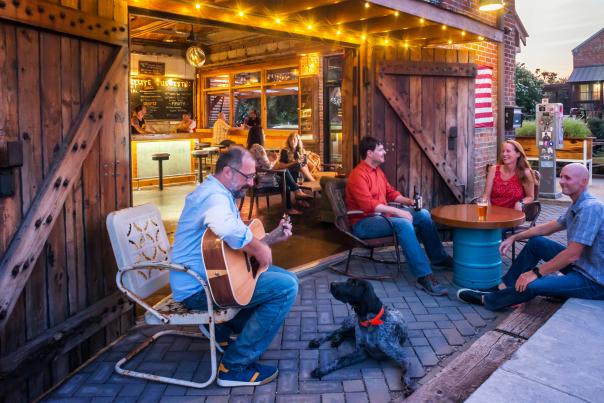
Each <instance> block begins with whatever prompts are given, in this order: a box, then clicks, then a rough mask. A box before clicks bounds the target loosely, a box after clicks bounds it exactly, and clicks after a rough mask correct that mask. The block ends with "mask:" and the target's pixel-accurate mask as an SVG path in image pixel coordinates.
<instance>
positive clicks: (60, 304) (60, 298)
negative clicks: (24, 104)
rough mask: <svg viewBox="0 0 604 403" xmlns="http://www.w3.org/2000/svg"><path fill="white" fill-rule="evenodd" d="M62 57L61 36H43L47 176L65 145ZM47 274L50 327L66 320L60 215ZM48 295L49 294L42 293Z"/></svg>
mask: <svg viewBox="0 0 604 403" xmlns="http://www.w3.org/2000/svg"><path fill="white" fill-rule="evenodd" d="M60 54H61V38H60V37H59V36H58V35H55V34H51V33H46V32H42V33H40V63H41V65H42V66H44V68H43V69H42V70H41V72H40V75H41V83H43V85H41V90H40V91H41V95H42V105H44V106H43V108H42V138H43V144H44V147H43V150H44V172H45V173H46V172H47V171H48V169H49V166H50V164H51V163H52V162H53V161H54V159H55V156H56V154H57V153H58V151H59V148H60V145H61V144H62V137H63V136H62V125H61V120H62V108H61V98H62V91H61V85H62V81H61V71H60V67H61V63H57V62H56V59H57V55H60ZM46 256H47V259H46V270H47V275H48V278H47V286H48V304H49V306H50V307H51V309H49V325H50V326H53V325H55V324H57V323H59V322H61V321H63V320H64V319H65V317H66V313H67V307H66V302H67V298H66V291H67V287H66V285H65V277H66V273H65V222H64V216H63V213H61V214H60V215H59V216H58V217H57V220H56V221H55V224H54V226H53V229H52V231H51V233H50V236H49V237H48V242H47V244H46ZM41 292H46V290H44V291H41Z"/></svg>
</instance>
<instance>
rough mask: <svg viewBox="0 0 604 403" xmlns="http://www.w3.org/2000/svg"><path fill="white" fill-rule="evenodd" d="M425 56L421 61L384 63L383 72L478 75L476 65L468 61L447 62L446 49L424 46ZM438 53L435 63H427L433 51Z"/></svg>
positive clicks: (408, 74) (422, 74)
mask: <svg viewBox="0 0 604 403" xmlns="http://www.w3.org/2000/svg"><path fill="white" fill-rule="evenodd" d="M422 51H424V52H425V56H426V57H424V58H423V60H422V61H421V62H407V63H400V62H394V63H388V62H386V63H383V64H382V67H381V68H380V73H381V74H397V75H406V76H433V77H468V78H473V77H476V72H477V70H476V66H475V65H473V64H468V63H445V62H444V61H445V60H444V59H445V57H444V54H445V49H438V48H437V49H429V48H424V49H422ZM433 52H434V53H435V54H437V55H438V56H436V58H434V62H433V63H426V62H428V61H431V59H433V56H432V53H433Z"/></svg>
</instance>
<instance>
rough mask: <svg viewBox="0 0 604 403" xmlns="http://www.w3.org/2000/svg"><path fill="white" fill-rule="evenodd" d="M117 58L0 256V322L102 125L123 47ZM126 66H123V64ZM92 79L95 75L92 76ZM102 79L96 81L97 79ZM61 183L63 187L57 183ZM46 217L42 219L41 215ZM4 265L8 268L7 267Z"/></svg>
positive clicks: (118, 73) (23, 280)
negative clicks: (103, 107) (104, 105)
mask: <svg viewBox="0 0 604 403" xmlns="http://www.w3.org/2000/svg"><path fill="white" fill-rule="evenodd" d="M116 55H117V59H116V60H115V62H114V63H113V65H112V66H111V68H110V70H109V72H108V73H107V75H103V76H101V77H98V79H99V84H102V85H100V88H101V89H100V91H99V92H98V93H95V96H94V97H92V98H91V99H88V100H87V104H86V105H87V106H86V112H85V113H81V114H80V115H79V118H78V121H77V124H76V125H75V126H74V127H73V128H72V131H70V133H71V132H73V138H72V139H71V140H70V141H69V144H65V147H62V157H61V158H60V159H57V161H58V163H57V164H55V165H53V168H52V170H53V171H52V175H49V177H48V178H47V180H46V181H45V182H44V183H43V184H42V186H41V190H40V192H39V194H38V196H37V198H36V201H35V204H34V205H33V207H32V208H31V209H30V211H28V213H27V216H26V217H25V218H24V219H23V220H22V224H21V226H20V227H19V230H18V231H17V234H16V235H15V236H16V238H15V239H16V241H14V242H12V243H11V246H10V247H9V250H8V251H7V252H6V253H5V255H4V256H3V259H2V263H1V266H2V268H3V269H4V270H3V271H2V272H1V273H0V283H1V284H2V287H3V288H4V289H5V290H6V292H4V293H3V294H0V321H2V322H0V324H1V325H2V326H4V324H5V323H6V320H7V317H8V316H9V315H10V312H11V311H12V308H13V306H14V303H15V301H16V295H18V294H19V293H20V292H21V291H22V289H23V287H24V286H25V284H26V283H27V280H28V278H29V276H30V273H31V271H29V272H28V271H26V270H27V268H28V267H29V263H33V262H34V260H35V259H36V257H37V256H38V255H39V254H40V253H41V251H42V249H43V246H44V242H45V241H46V240H47V238H48V235H49V232H50V230H51V229H52V226H51V225H49V224H51V223H52V221H53V219H56V216H57V215H58V214H59V213H60V209H62V207H63V203H64V201H65V198H66V197H67V194H68V191H69V189H68V187H67V186H66V185H68V184H69V181H71V180H72V179H73V173H74V171H77V170H78V167H80V166H81V164H82V163H83V161H84V159H85V158H86V157H87V155H88V153H89V152H90V150H91V148H92V144H94V142H95V139H96V135H97V134H98V130H99V128H100V126H101V124H102V121H103V120H102V113H101V112H100V111H101V109H100V108H102V106H103V101H104V100H106V99H107V98H108V96H109V94H111V92H110V90H111V88H116V87H117V86H118V84H117V83H115V81H114V80H115V79H116V77H119V76H120V74H122V73H121V72H122V71H123V69H122V66H123V65H124V63H126V50H125V49H121V50H120V51H119V52H117V53H116ZM126 67H127V66H126ZM95 78H97V77H96V76H95ZM101 79H102V80H103V81H100V80H101ZM63 156H64V158H63ZM61 183H63V184H64V185H63V186H60V185H61ZM44 217H46V218H44ZM7 268H12V269H11V270H7Z"/></svg>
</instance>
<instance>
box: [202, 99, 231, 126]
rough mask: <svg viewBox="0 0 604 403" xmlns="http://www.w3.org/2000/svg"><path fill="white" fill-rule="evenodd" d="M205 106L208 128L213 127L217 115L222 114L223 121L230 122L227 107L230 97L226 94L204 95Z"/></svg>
mask: <svg viewBox="0 0 604 403" xmlns="http://www.w3.org/2000/svg"><path fill="white" fill-rule="evenodd" d="M206 101H207V102H206V105H207V109H206V111H207V114H208V127H212V126H214V122H216V119H218V114H219V113H220V112H223V113H224V115H225V120H226V122H227V123H228V122H229V121H230V118H231V117H230V116H229V105H230V96H229V93H228V92H220V93H209V94H207V95H206Z"/></svg>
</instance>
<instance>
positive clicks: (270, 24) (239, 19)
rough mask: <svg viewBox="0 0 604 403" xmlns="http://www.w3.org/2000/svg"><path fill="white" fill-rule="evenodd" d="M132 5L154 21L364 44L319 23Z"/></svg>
mask: <svg viewBox="0 0 604 403" xmlns="http://www.w3.org/2000/svg"><path fill="white" fill-rule="evenodd" d="M130 2H131V4H132V5H131V6H130V12H131V13H135V14H140V15H146V16H150V17H154V18H160V19H161V18H163V19H177V20H179V21H182V22H187V23H191V24H206V23H208V22H209V23H210V24H212V23H213V25H215V26H219V27H222V28H230V29H236V30H241V29H242V26H244V29H246V30H254V31H257V32H262V33H266V34H268V35H274V34H275V33H276V32H281V33H282V34H284V35H287V36H291V37H297V38H299V39H306V40H308V39H311V38H314V39H318V40H324V41H329V42H331V43H334V42H335V43H339V44H340V45H341V46H347V45H359V44H360V43H361V42H362V39H361V38H360V35H353V34H343V35H341V36H338V37H337V38H336V37H335V35H334V29H335V27H334V29H325V28H326V27H325V26H323V25H321V24H316V25H315V26H314V27H313V29H311V30H309V29H307V27H306V26H305V25H301V24H292V23H283V24H277V23H276V22H275V21H274V20H272V19H271V18H267V17H266V16H265V15H257V14H252V13H250V14H244V15H243V16H239V15H238V14H236V12H235V11H234V10H232V9H228V10H223V9H216V8H212V7H209V6H206V7H201V8H200V9H199V10H197V9H195V5H194V3H193V2H191V3H187V4H184V3H182V2H180V1H176V0H146V2H145V5H144V7H134V3H133V0H130ZM204 20H205V21H204ZM336 39H337V40H336Z"/></svg>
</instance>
